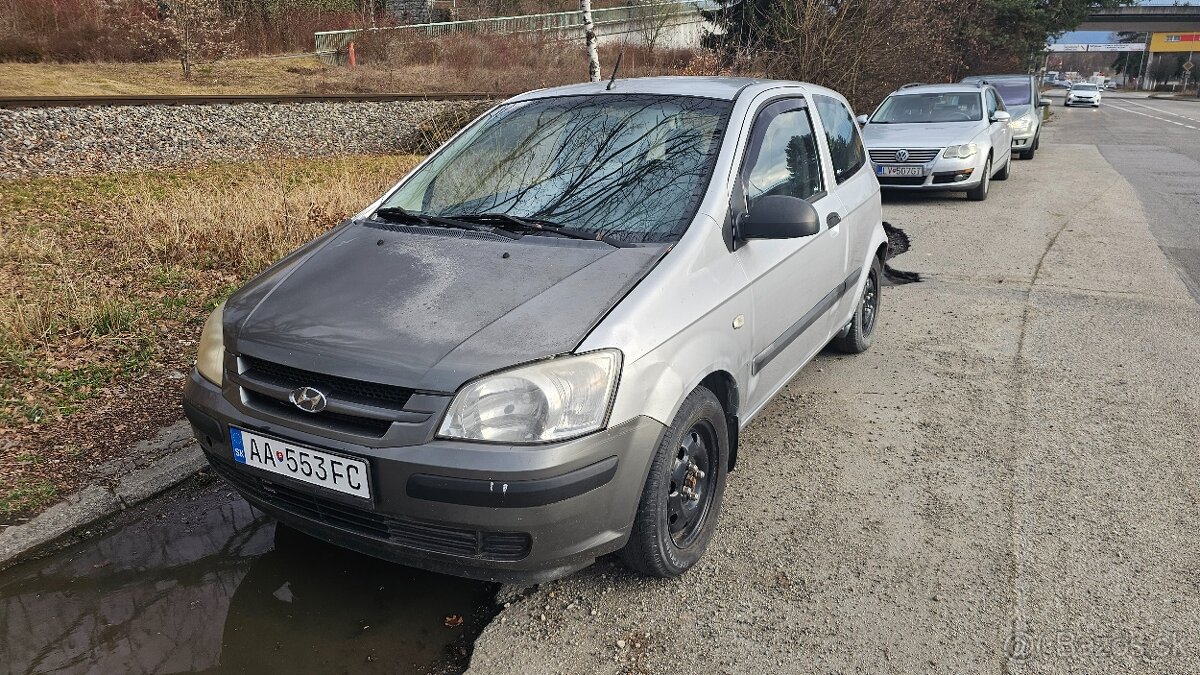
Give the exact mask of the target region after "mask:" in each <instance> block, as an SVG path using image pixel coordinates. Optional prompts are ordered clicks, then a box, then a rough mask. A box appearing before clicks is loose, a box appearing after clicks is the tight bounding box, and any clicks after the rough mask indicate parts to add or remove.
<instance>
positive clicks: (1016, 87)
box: [988, 80, 1032, 105]
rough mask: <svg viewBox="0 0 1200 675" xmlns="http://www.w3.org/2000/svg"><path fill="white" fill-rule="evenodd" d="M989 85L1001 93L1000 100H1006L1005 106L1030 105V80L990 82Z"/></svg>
mask: <svg viewBox="0 0 1200 675" xmlns="http://www.w3.org/2000/svg"><path fill="white" fill-rule="evenodd" d="M988 83H989V84H991V85H992V86H993V87H995V88H996V90H997V91H999V92H1000V98H1002V99H1004V105H1029V101H1030V96H1031V94H1030V92H1031V91H1032V88H1031V87H1030V86H1029V80H1009V81H1007V82H1005V81H1000V82H992V81H990V80H989V82H988Z"/></svg>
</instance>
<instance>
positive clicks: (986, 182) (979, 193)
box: [967, 157, 992, 202]
mask: <svg viewBox="0 0 1200 675" xmlns="http://www.w3.org/2000/svg"><path fill="white" fill-rule="evenodd" d="M991 185H992V158H991V157H988V158H987V161H986V162H984V164H983V178H982V179H980V181H979V185H977V186H975V187H973V188H971V189H970V190H967V199H970V200H971V201H973V202H981V201H983V200H985V199H987V196H988V188H990V187H991Z"/></svg>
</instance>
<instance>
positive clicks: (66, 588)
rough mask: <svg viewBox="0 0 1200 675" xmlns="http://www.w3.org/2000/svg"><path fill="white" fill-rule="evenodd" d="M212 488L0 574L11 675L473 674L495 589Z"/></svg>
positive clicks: (3, 644) (4, 655)
mask: <svg viewBox="0 0 1200 675" xmlns="http://www.w3.org/2000/svg"><path fill="white" fill-rule="evenodd" d="M203 482H204V483H205V486H204V487H202V488H196V487H195V486H192V487H190V488H188V489H185V490H183V491H177V492H176V493H172V494H169V495H167V496H165V497H163V498H160V499H158V500H155V501H154V502H152V503H150V504H148V505H146V506H145V507H140V508H139V509H138V511H139V512H140V513H137V514H131V515H134V516H135V517H130V518H126V519H125V520H126V521H127V522H128V524H126V525H124V526H121V527H119V528H117V529H115V530H113V531H110V532H108V533H106V534H103V535H101V536H99V537H98V538H95V539H93V540H89V541H85V542H83V543H81V544H77V545H75V546H74V547H72V548H69V549H67V550H64V551H62V552H60V553H58V554H56V555H54V556H51V557H49V558H45V559H42V560H38V561H32V562H30V563H27V564H25V565H21V566H18V567H15V568H13V569H10V570H7V571H5V572H3V573H0V636H2V641H0V663H3V664H4V665H5V668H3V669H0V670H3V671H4V672H9V673H44V672H55V673H76V672H80V673H82V672H102V673H117V672H120V673H180V672H206V673H260V672H286V673H331V672H337V673H342V672H355V673H371V672H381V673H383V672H386V673H408V672H421V673H427V672H459V671H461V670H462V668H463V665H464V664H465V660H466V654H467V649H469V646H470V644H471V642H472V641H473V640H474V637H475V636H476V635H478V633H479V631H480V630H482V628H483V626H484V625H485V624H486V622H487V621H488V619H489V618H490V617H491V615H492V612H493V610H492V602H491V599H492V597H493V594H494V591H495V587H494V585H491V584H486V583H481V582H472V581H467V580H463V579H458V578H454V577H448V576H443V575H438V574H432V573H428V572H422V571H420V570H414V569H411V568H407V567H402V566H399V565H393V564H390V563H387V562H384V561H381V560H376V559H374V558H370V557H367V556H362V555H359V554H356V553H353V552H350V551H346V550H344V549H340V548H337V547H334V546H330V545H328V544H325V543H323V542H320V541H317V540H314V539H311V538H309V537H307V536H305V535H302V534H299V533H297V532H294V531H292V530H289V529H287V528H283V527H279V528H276V526H275V523H274V521H273V520H272V519H270V518H269V517H267V516H264V515H262V514H261V513H259V512H257V511H255V510H253V509H252V508H251V507H250V506H249V505H248V504H246V502H244V501H242V500H241V499H240V498H239V497H237V496H236V495H234V494H232V493H231V492H230V491H229V489H228V487H226V486H224V485H223V484H221V483H218V482H215V481H213V479H205V480H204V481H203Z"/></svg>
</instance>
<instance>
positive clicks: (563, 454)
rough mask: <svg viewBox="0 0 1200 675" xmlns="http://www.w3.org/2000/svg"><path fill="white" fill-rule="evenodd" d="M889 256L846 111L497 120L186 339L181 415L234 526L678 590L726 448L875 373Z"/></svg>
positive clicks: (627, 83)
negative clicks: (761, 422) (602, 567)
mask: <svg viewBox="0 0 1200 675" xmlns="http://www.w3.org/2000/svg"><path fill="white" fill-rule="evenodd" d="M886 249H887V240H886V236H885V234H884V231H883V227H882V221H881V210H880V199H879V184H878V183H877V182H876V180H875V177H874V176H873V175H872V173H871V170H870V163H869V162H868V161H867V157H866V153H865V151H864V149H863V146H862V143H861V141H860V139H859V132H858V128H857V126H856V125H855V123H854V118H853V116H852V114H851V112H850V108H849V106H848V105H847V103H846V100H845V99H844V98H842V97H841V96H839V95H838V94H837V93H836V92H833V91H830V90H828V89H823V88H821V87H816V86H812V85H806V84H800V83H795V82H773V81H758V80H747V79H724V78H652V79H642V80H618V81H616V83H615V85H614V86H613V87H612V88H611V90H609V89H608V88H607V86H606V85H605V84H604V83H598V84H582V85H576V86H569V87H560V88H556V89H544V90H540V91H536V92H531V93H528V94H524V95H521V96H517V97H516V98H513V99H510V100H509V101H506V102H505V103H503V104H501V105H499V106H497V107H496V108H494V109H492V110H491V111H490V112H488V113H487V114H485V115H484V116H483V117H481V118H480V119H478V120H477V121H475V122H474V123H472V124H471V125H470V126H468V127H467V128H466V129H465V130H463V131H461V132H460V133H459V134H458V135H457V136H456V137H454V138H453V139H451V140H450V141H449V142H448V143H447V144H446V145H445V146H443V147H442V148H440V149H439V150H438V151H437V152H435V153H434V154H432V155H431V156H430V157H428V158H427V159H426V160H425V161H424V162H422V163H421V164H420V165H419V166H417V167H416V168H415V169H413V170H412V171H411V172H410V173H409V174H408V175H407V176H405V177H404V178H403V179H402V180H401V181H400V182H399V184H397V185H396V186H395V187H394V188H393V189H392V190H390V191H388V193H387V194H386V195H385V196H384V197H383V198H381V199H380V200H379V201H378V202H376V203H375V204H373V205H371V207H369V208H368V209H366V210H364V211H363V212H362V213H360V214H358V215H357V216H356V217H354V218H352V219H351V220H349V221H347V222H345V223H342V224H341V225H339V226H337V227H336V228H334V229H333V230H331V231H330V232H328V233H326V234H324V235H323V236H321V237H319V238H317V239H316V240H314V241H313V242H311V243H310V244H308V245H306V246H304V247H303V248H301V249H299V250H297V251H295V252H293V253H291V254H290V255H288V256H287V257H285V258H284V259H283V260H281V261H279V262H278V263H277V264H276V265H275V266H273V267H271V268H270V269H268V270H267V271H265V272H264V273H263V274H261V275H260V276H259V277H257V278H256V279H254V280H253V281H251V282H250V283H248V284H247V285H246V286H245V287H243V288H242V289H241V290H239V291H237V292H236V293H234V294H233V296H232V297H230V298H229V300H228V301H227V302H226V303H225V304H224V305H223V306H222V307H221V308H218V310H217V311H216V312H215V313H214V314H213V315H212V318H211V319H210V320H209V321H208V323H207V325H206V326H205V328H204V332H203V336H202V339H201V344H200V354H199V357H198V359H197V363H196V368H195V370H194V371H193V372H192V374H191V377H190V379H189V381H188V383H187V386H186V393H185V401H184V409H185V412H186V413H187V416H188V418H189V419H190V420H191V423H192V425H193V427H194V431H195V434H196V436H197V438H198V439H199V441H200V444H201V446H202V447H203V449H204V452H205V453H206V454H207V456H208V460H209V462H210V463H211V464H212V466H213V467H214V469H215V470H216V472H217V473H218V474H220V475H221V476H224V477H225V478H226V479H227V480H228V481H229V482H230V483H231V484H232V485H233V486H234V487H235V488H236V489H237V490H238V491H239V492H241V494H243V495H244V496H245V497H246V498H247V499H248V500H249V501H250V502H251V503H253V504H255V505H257V506H259V507H261V508H262V509H264V510H265V511H267V512H269V513H271V514H273V515H274V516H276V517H277V518H278V519H279V520H280V521H282V522H284V523H286V524H289V525H291V526H293V527H294V528H296V529H298V530H301V531H304V532H307V533H310V534H312V535H315V536H317V537H320V538H322V539H325V540H328V541H331V542H335V543H337V544H340V545H343V546H346V547H349V548H353V549H357V550H359V551H363V552H366V553H369V554H372V555H376V556H380V557H384V558H388V559H391V560H396V561H399V562H403V563H406V564H409V565H414V566H417V567H424V568H428V569H433V570H437V571H440V572H445V573H449V574H458V575H464V576H472V577H480V578H485V579H493V580H512V581H522V582H529V581H531V580H539V579H549V578H554V577H558V576H562V575H564V574H567V573H569V572H571V571H573V570H576V569H579V568H580V567H583V566H585V565H587V564H589V563H591V562H592V561H593V560H595V558H596V557H597V556H600V555H603V554H606V553H610V552H613V551H621V552H622V557H623V558H624V560H625V561H627V563H628V564H629V565H630V566H632V567H633V568H635V569H637V570H640V571H642V572H644V573H647V574H651V575H659V576H668V577H669V576H677V575H679V574H682V573H683V572H685V571H686V570H687V569H688V568H690V567H691V566H692V565H694V564H695V563H696V562H697V561H698V560H699V559H700V556H701V555H702V554H703V553H704V550H705V547H706V546H707V545H708V542H709V540H710V539H711V538H712V536H713V531H714V528H715V526H716V520H717V514H718V512H719V510H720V507H721V496H722V493H723V490H724V488H725V483H726V478H727V474H728V472H729V471H730V470H732V469H733V468H734V466H735V465H736V458H737V453H738V435H739V431H740V430H741V429H742V428H744V427H745V426H746V425H747V424H748V423H749V422H750V420H752V419H753V418H754V417H755V415H757V414H758V413H759V411H761V410H762V409H763V407H764V406H765V405H767V403H768V402H769V401H770V400H771V398H772V396H774V395H775V393H776V392H778V391H779V390H780V389H781V388H783V387H784V385H786V384H787V383H788V381H789V380H790V379H791V378H792V377H793V376H794V375H795V374H796V373H797V372H798V371H799V370H800V368H801V367H803V366H804V365H805V364H806V363H807V362H808V361H809V360H810V359H812V358H813V356H814V355H816V354H817V353H818V352H819V351H821V350H822V349H823V348H825V347H826V345H828V344H830V343H832V345H833V346H834V347H835V348H837V349H839V350H842V351H845V352H861V351H863V350H865V349H867V348H868V347H869V346H870V344H871V341H872V339H873V336H874V333H875V331H876V329H877V326H878V321H879V320H878V313H879V299H880V282H881V270H882V263H883V260H884V257H885V253H886Z"/></svg>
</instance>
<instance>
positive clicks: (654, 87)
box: [509, 76, 841, 101]
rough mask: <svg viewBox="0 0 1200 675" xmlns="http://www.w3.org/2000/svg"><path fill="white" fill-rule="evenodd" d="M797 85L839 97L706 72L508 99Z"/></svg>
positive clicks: (724, 95)
mask: <svg viewBox="0 0 1200 675" xmlns="http://www.w3.org/2000/svg"><path fill="white" fill-rule="evenodd" d="M783 86H787V87H798V88H801V89H803V90H804V91H805V92H806V93H820V94H830V95H833V96H835V97H837V98H841V96H840V95H838V94H837V93H836V92H834V91H832V90H829V89H826V88H824V87H818V86H816V85H813V84H807V83H803V82H792V81H789V80H767V79H757V78H750V77H709V76H673V77H632V78H622V77H619V76H618V77H617V81H616V83H615V84H614V85H613V88H612V89H611V90H610V89H608V80H607V79H604V80H601V81H600V82H583V83H580V84H569V85H565V86H562V87H551V88H549V89H537V90H535V91H530V92H526V93H524V94H519V95H517V96H514V97H513V98H511V99H509V100H510V101H526V100H532V99H539V98H552V97H555V96H580V95H599V94H661V95H666V96H699V97H703V98H715V99H723V100H727V101H732V100H734V99H735V98H737V97H738V95H739V94H741V93H742V92H743V91H748V90H753V91H758V90H762V89H771V88H775V87H783Z"/></svg>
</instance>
